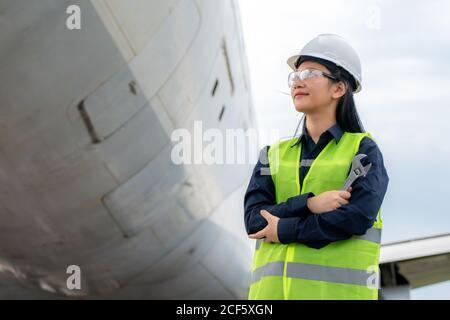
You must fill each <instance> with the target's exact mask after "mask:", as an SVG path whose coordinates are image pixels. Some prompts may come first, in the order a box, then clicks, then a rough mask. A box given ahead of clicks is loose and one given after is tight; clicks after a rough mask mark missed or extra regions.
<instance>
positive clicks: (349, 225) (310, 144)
mask: <svg viewBox="0 0 450 320" xmlns="http://www.w3.org/2000/svg"><path fill="white" fill-rule="evenodd" d="M343 134H344V131H343V130H342V128H341V127H340V126H339V124H337V123H336V124H335V125H334V126H332V127H331V128H329V129H328V130H327V131H325V132H323V133H322V134H321V136H320V138H319V140H318V142H317V144H316V143H314V141H313V139H312V138H311V136H310V135H309V134H308V131H307V128H306V126H304V127H303V132H302V134H301V135H300V137H299V138H298V140H297V141H296V142H295V143H294V145H295V144H297V143H302V152H301V160H303V161H302V165H301V166H299V167H300V169H299V170H300V172H299V176H300V185H302V184H303V180H304V178H305V176H306V174H307V173H308V171H309V166H308V164H310V163H311V160H314V159H315V158H316V157H317V156H318V154H319V153H320V152H321V151H322V150H323V148H324V147H325V146H326V145H327V144H328V142H329V141H330V140H331V139H335V140H336V143H338V142H339V140H340V139H341V137H342V135H343ZM268 150H269V146H266V147H264V148H263V149H262V150H261V153H260V158H259V160H258V162H257V164H256V166H255V168H254V170H253V174H252V176H251V179H250V182H249V185H248V187H247V191H246V194H245V197H244V212H245V213H244V220H245V227H246V230H247V233H248V234H252V233H255V232H258V231H260V230H261V229H263V228H264V227H265V226H266V225H267V221H266V220H265V219H264V218H263V217H262V216H261V214H260V210H262V209H265V210H267V211H269V212H270V213H271V214H273V215H275V216H277V217H279V218H280V220H279V222H278V238H279V240H280V242H281V243H283V244H287V243H292V242H299V243H304V244H306V245H308V246H309V247H312V248H316V249H320V248H322V247H324V246H326V245H327V244H329V243H330V242H333V241H338V240H344V239H349V238H350V237H352V236H353V235H362V234H364V233H365V232H366V231H367V229H369V228H370V227H372V225H373V223H374V222H375V220H376V217H377V213H378V210H379V209H380V207H381V203H382V202H383V199H384V196H385V194H386V190H387V186H388V182H389V177H388V174H387V172H386V169H385V167H384V163H383V156H382V154H381V152H380V150H379V149H378V146H377V144H376V143H375V142H374V141H373V140H372V139H370V138H367V137H364V138H363V139H362V140H361V143H360V146H359V150H358V152H357V154H366V155H367V157H365V158H363V159H362V160H361V163H362V164H363V165H364V166H365V165H367V164H368V163H372V167H371V169H370V170H369V172H368V173H367V175H366V176H365V177H361V178H358V179H357V180H356V181H355V182H354V183H353V185H352V192H351V198H350V200H349V203H348V204H346V205H343V206H341V207H340V208H338V209H336V210H332V211H328V212H325V213H321V214H314V213H312V212H311V211H310V210H309V208H308V206H307V199H308V198H309V197H313V196H315V195H314V194H313V193H306V194H302V195H297V196H294V197H291V198H289V199H287V201H286V202H283V203H279V204H277V203H276V197H275V186H274V184H273V181H272V177H271V176H270V174H268V173H267V172H269V173H270V171H268V170H270V168H269V166H268V161H267V156H268V155H267V152H268ZM305 160H306V161H305ZM308 160H309V161H308ZM263 171H264V172H263Z"/></svg>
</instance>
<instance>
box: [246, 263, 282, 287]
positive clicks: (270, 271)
mask: <svg viewBox="0 0 450 320" xmlns="http://www.w3.org/2000/svg"><path fill="white" fill-rule="evenodd" d="M283 271H284V262H282V261H277V262H271V263H268V264H266V265H264V266H262V267H260V268H257V269H255V271H253V273H252V283H254V282H257V281H259V280H261V278H262V277H268V276H280V277H282V276H283Z"/></svg>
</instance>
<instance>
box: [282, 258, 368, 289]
mask: <svg viewBox="0 0 450 320" xmlns="http://www.w3.org/2000/svg"><path fill="white" fill-rule="evenodd" d="M374 274H376V273H375V272H369V271H366V270H359V269H349V268H336V267H327V266H320V265H316V264H305V263H294V262H290V263H288V265H287V267H286V277H289V278H300V279H306V280H316V281H326V282H334V283H343V284H351V285H359V286H368V285H370V279H369V277H371V276H373V275H374Z"/></svg>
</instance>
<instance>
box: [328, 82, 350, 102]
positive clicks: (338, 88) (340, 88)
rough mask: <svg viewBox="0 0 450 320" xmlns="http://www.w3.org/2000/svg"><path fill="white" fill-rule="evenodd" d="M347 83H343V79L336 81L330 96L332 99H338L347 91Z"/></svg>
mask: <svg viewBox="0 0 450 320" xmlns="http://www.w3.org/2000/svg"><path fill="white" fill-rule="evenodd" d="M347 87H348V85H347V83H345V81H339V82H338V83H336V85H335V86H334V91H333V94H332V97H333V98H334V99H339V98H340V97H342V96H343V95H344V94H345V92H347Z"/></svg>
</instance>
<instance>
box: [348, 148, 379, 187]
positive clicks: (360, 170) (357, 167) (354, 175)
mask: <svg viewBox="0 0 450 320" xmlns="http://www.w3.org/2000/svg"><path fill="white" fill-rule="evenodd" d="M365 157H367V155H366V154H358V155H356V156H355V158H354V159H353V161H352V169H351V170H350V174H349V175H348V178H347V180H345V183H344V185H343V186H342V188H341V190H347V189H348V188H350V187H351V185H352V184H353V182H355V180H356V179H358V178H359V177H365V176H366V174H367V172H369V170H370V168H371V167H372V163H369V164H368V165H367V166H365V167H363V165H362V163H361V159H363V158H365Z"/></svg>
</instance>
